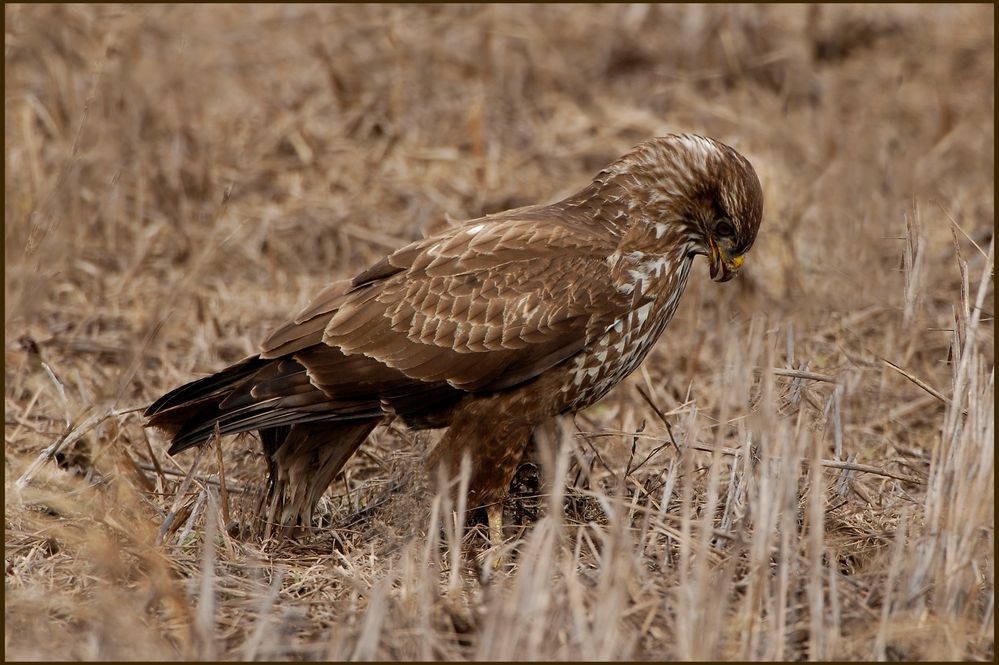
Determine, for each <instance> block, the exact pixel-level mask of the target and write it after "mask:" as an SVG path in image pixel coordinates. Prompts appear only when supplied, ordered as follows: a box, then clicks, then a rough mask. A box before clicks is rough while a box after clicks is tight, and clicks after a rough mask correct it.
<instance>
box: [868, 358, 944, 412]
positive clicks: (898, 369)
mask: <svg viewBox="0 0 999 665" xmlns="http://www.w3.org/2000/svg"><path fill="white" fill-rule="evenodd" d="M881 360H882V361H883V362H884V363H885V364H886V365H888V366H889V367H891V368H892V369H893V370H895V371H896V372H898V373H899V374H901V375H902V376H904V377H905V378H907V379H909V380H910V381H912V382H913V383H914V384H916V385H917V386H919V387H920V388H922V389H923V390H925V391H926V392H928V393H929V394H931V395H933V396H934V397H936V398H937V399H938V400H940V401H941V402H943V403H944V404H946V405H948V406H950V400H949V399H948V398H947V397H945V396H944V395H943V394H942V393H941V392H940V391H939V390H937V389H936V388H934V387H933V386H931V385H930V384H928V383H926V382H925V381H923V380H922V379H920V378H919V377H917V376H914V375H912V374H910V373H909V372H907V371H905V370H904V369H902V368H901V367H899V366H898V365H896V364H895V363H893V362H892V361H890V360H888V359H887V358H882V359H881Z"/></svg>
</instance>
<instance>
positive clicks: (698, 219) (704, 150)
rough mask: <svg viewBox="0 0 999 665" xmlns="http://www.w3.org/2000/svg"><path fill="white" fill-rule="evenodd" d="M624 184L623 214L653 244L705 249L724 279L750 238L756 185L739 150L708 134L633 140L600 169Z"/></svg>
mask: <svg viewBox="0 0 999 665" xmlns="http://www.w3.org/2000/svg"><path fill="white" fill-rule="evenodd" d="M602 175H605V176H611V178H612V179H613V180H615V181H617V183H619V185H620V186H622V187H623V188H624V189H625V190H626V197H627V198H628V199H629V208H630V211H629V213H630V214H629V217H631V218H632V220H633V221H634V222H635V223H637V224H639V225H644V228H646V229H648V233H649V235H648V237H650V238H651V237H653V236H654V238H655V239H656V242H657V243H658V244H660V245H669V246H672V247H678V246H680V247H682V248H683V251H684V253H686V254H703V255H704V256H706V257H708V261H709V269H710V272H711V279H713V280H714V281H716V282H726V281H728V280H730V279H732V277H734V276H735V274H736V273H737V272H738V271H739V268H740V267H742V263H743V258H744V257H745V254H746V252H747V251H749V248H750V247H752V245H753V242H754V241H755V240H756V232H757V231H758V230H759V228H760V218H761V217H762V214H763V191H762V189H761V188H760V181H759V179H758V178H757V177H756V171H754V170H753V167H752V165H751V164H750V163H749V161H747V160H746V158H745V157H743V156H742V155H740V154H739V153H738V152H736V151H735V150H733V149H732V148H730V147H729V146H727V145H725V144H724V143H720V142H719V141H715V140H714V139H710V138H705V137H702V136H696V135H692V134H680V135H676V134H671V135H669V136H664V137H659V138H654V139H651V140H649V141H646V142H644V143H641V144H639V145H638V146H636V147H635V148H634V149H633V150H632V151H631V152H629V153H628V154H626V155H625V156H623V157H622V158H621V159H619V160H618V161H617V162H615V163H614V164H613V165H611V166H610V167H608V169H607V170H605V172H604V174H602Z"/></svg>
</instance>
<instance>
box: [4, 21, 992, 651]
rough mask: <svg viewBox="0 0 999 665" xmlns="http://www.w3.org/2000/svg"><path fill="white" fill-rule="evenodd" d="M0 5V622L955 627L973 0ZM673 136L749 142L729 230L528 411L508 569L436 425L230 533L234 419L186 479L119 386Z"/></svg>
mask: <svg viewBox="0 0 999 665" xmlns="http://www.w3.org/2000/svg"><path fill="white" fill-rule="evenodd" d="M4 13H5V63H4V74H5V88H4V90H5V114H4V128H5V134H4V135H5V171H4V186H5V197H4V214H5V218H4V219H5V222H4V264H5V282H4V296H5V306H4V317H5V319H4V332H5V392H4V396H5V442H6V445H5V490H6V492H5V494H6V498H5V563H6V575H5V591H6V593H5V597H6V600H5V618H6V621H5V655H6V656H7V657H8V658H14V659H25V658H32V659H43V658H79V659H123V658H124V659H139V658H141V659H149V658H156V659H159V658H164V659H170V658H193V657H200V658H212V657H219V658H226V659H230V658H233V659H235V658H246V659H254V658H263V659H290V658H296V659H297V658H327V657H328V658H340V657H342V658H383V659H396V658H449V659H451V658H454V659H469V658H515V659H565V658H576V659H578V658H613V659H655V658H700V659H717V658H738V659H781V658H800V659H803V658H818V659H854V658H855V659H868V658H874V657H880V658H892V659H938V658H944V659H985V660H991V659H992V658H993V656H994V631H993V625H992V622H993V613H994V557H993V552H994V508H993V503H994V487H993V486H994V462H993V453H992V449H993V440H992V439H993V435H994V406H993V403H994V371H993V364H994V352H993V345H994V328H993V312H994V307H993V302H994V295H993V280H992V274H991V271H992V267H991V266H992V259H991V256H992V243H993V230H994V113H995V105H994V87H995V86H994V81H995V79H994V57H995V51H994V29H993V25H994V9H993V7H991V6H987V5H976V6H973V5H946V6H944V5H941V6H932V5H918V6H915V5H913V6H907V5H886V6H878V5H866V6H843V5H836V6H823V5H809V6H783V5H782V6H769V5H733V6H722V5H711V6H685V5H658V6H649V5H609V6H598V5H587V6H564V5H538V6H515V5H511V6H493V5H483V6H466V5H434V6H423V5H398V6H395V5H349V6H347V5H344V6H338V5H326V6H297V5H296V6H266V5H252V6H229V5H224V6H223V5H215V6H187V5H155V6H153V5H150V6H108V5H44V6H35V5H13V4H9V5H5V9H4ZM681 131H682V132H696V133H702V134H706V135H710V136H713V137H715V138H718V139H720V140H722V141H724V142H726V143H728V144H730V145H732V146H734V147H735V148H736V149H738V150H739V151H740V152H742V153H743V154H745V155H746V156H747V157H748V158H749V159H750V161H751V162H752V163H753V164H754V166H755V168H756V170H757V172H758V173H759V175H760V178H761V181H762V183H763V187H764V195H765V211H764V222H763V226H762V229H761V232H760V236H759V239H758V241H757V244H756V245H755V246H754V248H753V250H752V252H751V253H750V255H749V256H748V259H747V265H746V269H745V270H744V271H743V274H742V275H741V276H740V278H739V279H738V280H736V281H735V282H733V283H730V284H726V285H723V286H719V285H716V284H713V283H711V282H710V281H709V280H708V279H707V269H706V266H701V265H700V263H699V264H698V265H696V266H695V274H694V275H693V276H692V278H691V283H690V286H689V287H688V290H687V294H686V295H685V296H684V298H683V300H682V302H681V305H680V309H679V311H678V314H677V316H676V318H675V319H674V321H673V322H672V324H671V325H670V327H669V329H668V330H667V331H666V333H665V334H664V336H663V338H662V340H661V342H660V343H659V345H658V346H657V347H656V349H655V350H654V352H653V353H652V354H651V355H650V357H649V359H648V360H647V361H646V363H645V364H644V366H643V367H642V368H641V369H640V370H639V371H637V372H636V373H635V374H634V375H633V376H632V377H630V378H629V379H628V380H627V381H625V382H623V383H622V385H621V386H619V387H618V388H617V389H615V391H614V392H612V393H611V394H610V395H609V396H608V397H607V398H606V399H605V400H604V401H603V402H601V403H600V404H598V405H596V406H595V407H593V408H591V409H589V410H588V411H586V412H585V413H582V414H580V415H579V416H578V417H577V418H576V419H575V425H574V426H571V427H570V426H563V427H561V428H560V429H557V430H556V431H555V432H554V436H556V437H557V438H558V440H559V441H560V442H561V443H562V445H561V446H560V450H561V451H562V452H561V453H560V454H559V455H558V456H556V457H555V458H553V459H548V460H545V462H546V463H545V464H541V467H543V468H544V475H545V476H546V477H548V478H549V482H548V483H547V484H546V485H545V488H546V489H545V490H544V491H542V492H541V494H543V495H544V496H541V497H538V496H536V495H535V494H532V493H531V487H533V486H532V485H531V483H526V486H527V487H528V490H525V492H524V493H522V494H520V495H516V496H515V497H514V498H513V499H511V501H510V503H509V505H508V509H509V510H508V513H509V514H508V517H509V518H510V521H512V522H514V523H517V524H520V525H521V527H520V528H519V529H518V530H517V533H516V534H515V535H516V536H517V538H515V539H512V541H511V544H510V546H509V548H508V549H509V551H508V552H507V554H508V557H509V559H510V563H509V565H508V566H506V567H505V568H502V569H500V570H498V571H495V572H492V567H491V565H489V560H490V559H489V557H491V556H492V555H493V553H489V552H485V551H484V540H483V537H482V534H481V533H480V531H481V530H480V529H478V528H475V527H474V526H470V527H469V528H467V529H466V528H463V527H462V524H463V520H462V519H459V518H458V517H454V515H452V509H453V508H454V506H451V505H450V504H449V503H448V499H447V497H446V495H436V494H434V493H433V492H432V491H424V490H426V488H427V487H429V486H431V485H432V484H433V483H432V482H430V481H428V480H427V479H420V478H413V477H412V476H413V475H414V474H412V473H411V472H410V471H409V469H411V468H413V467H417V466H418V461H419V459H420V456H421V454H422V453H423V452H424V451H425V450H426V447H427V445H429V441H430V439H431V438H432V437H433V436H434V435H433V434H420V435H419V436H415V435H411V434H407V433H405V432H401V431H399V430H398V429H396V428H394V427H389V428H380V429H379V430H378V431H377V432H376V434H375V436H374V437H373V440H372V441H371V443H370V444H368V445H366V446H365V448H364V449H363V452H362V454H361V455H359V456H358V457H357V459H356V460H355V461H353V462H352V463H351V465H350V466H348V468H347V469H346V470H345V474H344V475H343V477H342V478H341V479H339V480H338V481H337V482H336V483H334V488H333V490H332V491H331V493H330V495H329V497H328V498H327V499H326V500H324V503H323V508H324V510H325V515H326V517H325V519H326V522H325V524H326V525H327V527H328V526H329V525H336V526H337V528H335V529H333V528H325V529H323V530H322V531H321V533H319V534H317V535H316V536H315V537H313V538H311V539H308V540H306V541H303V542H297V543H288V542H285V543H280V544H276V543H260V542H256V541H254V540H252V539H246V538H241V537H239V535H238V534H237V533H235V532H233V533H230V531H229V530H226V529H223V528H221V527H220V525H219V523H220V522H222V521H225V520H226V519H227V516H229V513H230V509H231V511H232V514H234V515H236V516H238V517H240V518H242V516H244V514H245V510H244V508H243V507H242V506H243V503H244V502H245V501H244V500H245V499H249V498H251V497H252V496H253V494H254V491H255V490H256V489H257V488H258V486H259V485H260V483H261V481H262V475H261V474H262V471H263V464H262V462H261V460H260V459H259V453H258V452H257V444H256V443H255V442H254V441H253V440H252V439H250V438H248V437H244V438H241V439H239V440H237V441H235V442H227V444H226V447H225V448H226V449H225V454H224V456H223V457H224V467H223V468H224V469H225V476H226V484H227V486H228V487H227V489H228V490H229V492H228V493H227V495H226V496H223V495H222V494H221V493H220V492H219V489H220V488H219V474H218V463H217V461H216V459H215V454H214V452H212V451H209V452H208V453H206V454H205V455H204V457H203V459H201V461H200V465H199V466H198V468H197V469H196V470H195V471H194V472H193V473H192V474H191V475H190V480H189V481H188V482H185V477H186V475H187V474H188V471H189V470H190V466H191V464H192V463H193V462H194V458H195V457H196V455H184V456H180V457H179V458H178V459H176V460H171V459H170V458H167V457H166V456H165V454H164V450H165V446H164V445H163V443H164V442H163V441H162V440H161V438H160V436H159V434H158V433H155V432H145V431H144V430H143V429H142V428H141V419H140V418H139V415H138V414H137V413H135V412H131V411H129V410H130V409H131V408H133V407H138V406H143V405H144V404H146V403H148V402H149V401H150V400H152V399H153V398H155V397H156V396H158V395H159V394H161V393H162V392H163V391H165V390H167V389H169V388H172V387H174V386H175V385H177V384H179V383H181V382H183V381H187V380H189V379H191V378H194V377H196V376H201V375H204V374H206V373H209V372H212V371H215V370H217V369H219V368H221V367H222V366H223V365H224V364H225V363H228V362H232V361H235V360H238V359H239V358H241V357H243V356H245V355H248V354H250V353H252V352H253V351H254V349H255V345H256V343H257V342H259V341H260V340H261V339H262V338H263V336H264V335H265V334H266V333H267V331H268V330H269V329H270V328H272V327H273V326H274V325H276V324H278V323H280V322H281V321H283V320H284V319H285V318H286V317H287V316H289V315H290V314H291V313H293V312H294V311H297V308H298V307H300V306H301V305H304V304H305V302H306V301H307V300H309V297H310V294H313V293H314V292H315V291H316V290H317V289H318V288H320V287H321V286H322V285H324V284H325V283H327V282H329V281H332V280H334V279H337V278H341V277H345V276H349V275H350V274H352V273H354V272H356V271H357V270H360V269H363V268H364V267H366V266H367V265H369V264H370V263H371V262H372V261H374V260H376V259H378V258H380V256H382V255H383V254H384V253H385V252H387V251H389V250H391V249H393V248H395V247H397V246H399V245H401V244H403V243H405V242H408V241H410V240H413V239H416V238H419V237H421V236H422V235H423V234H425V233H427V232H430V231H433V230H435V229H438V228H440V227H441V226H442V225H444V224H446V223H447V220H448V219H464V218H470V217H475V216H479V215H482V214H485V213H489V212H495V211H499V210H503V209H506V208H510V207H515V206H518V205H525V204H529V203H536V202H545V201H551V200H555V199H557V198H559V197H561V196H564V195H566V194H569V193H571V192H573V191H575V190H576V189H578V188H580V187H581V186H583V185H584V184H585V183H586V182H588V181H589V179H590V178H592V177H593V175H594V174H595V173H596V172H597V171H598V170H599V169H600V168H601V167H602V166H604V165H605V164H606V163H608V162H609V161H611V160H612V159H614V158H616V157H617V156H618V155H620V154H621V153H622V152H624V151H625V150H627V149H628V148H629V147H631V146H632V145H633V144H635V143H637V142H638V141H641V140H644V139H646V138H649V137H651V136H654V135H661V134H664V133H668V132H681ZM701 268H703V269H701ZM770 368H780V369H782V370H784V373H783V374H779V373H778V374H776V375H775V374H774V373H773V372H771V371H769V370H770ZM805 373H813V374H817V375H820V376H821V377H823V378H824V379H828V380H814V379H807V378H803V375H804V374H805ZM639 389H641V390H643V391H644V392H645V394H646V395H648V397H649V399H648V400H646V399H645V398H643V397H642V396H641V394H640V393H639ZM650 402H651V404H650ZM653 404H654V405H655V408H653V406H652V405H653ZM660 413H661V414H663V416H664V417H665V418H666V420H667V421H669V422H670V424H671V427H672V429H673V434H674V435H675V437H674V439H675V441H676V445H675V446H674V445H672V444H670V445H669V446H666V447H664V444H666V443H667V442H668V441H669V436H668V432H667V429H666V426H665V425H664V423H663V420H662V418H661V417H660ZM47 447H48V448H47ZM46 451H47V454H42V453H45V452H46ZM40 454H41V456H40ZM650 456H651V457H650ZM646 459H647V460H648V461H647V463H645V464H640V463H641V461H642V460H646ZM38 460H42V462H41V463H36V462H37V461H38ZM803 460H804V461H805V463H802V461H803ZM552 469H555V470H562V471H564V473H558V472H554V473H553V472H552ZM19 480H20V482H19ZM535 491H536V488H535ZM230 504H231V505H230ZM553 508H554V509H553ZM171 513H176V515H177V518H176V519H174V520H173V521H172V526H171V527H170V528H167V529H163V528H162V527H161V525H163V524H164V522H165V520H166V519H167V516H168V515H170V514H171ZM459 517H460V516H459ZM204 543H209V544H210V545H211V546H210V547H204V546H203V545H204ZM476 552H478V555H477V556H476V554H475V553H476Z"/></svg>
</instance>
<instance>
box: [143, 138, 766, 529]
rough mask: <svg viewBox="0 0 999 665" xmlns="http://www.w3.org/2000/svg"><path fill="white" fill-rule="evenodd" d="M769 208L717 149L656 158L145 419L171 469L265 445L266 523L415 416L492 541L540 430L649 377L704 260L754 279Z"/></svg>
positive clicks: (498, 227) (376, 278)
mask: <svg viewBox="0 0 999 665" xmlns="http://www.w3.org/2000/svg"><path fill="white" fill-rule="evenodd" d="M762 207H763V196H762V191H761V188H760V183H759V180H758V179H757V176H756V173H755V171H754V170H753V167H752V166H751V165H750V163H749V162H748V161H747V160H746V159H745V158H744V157H742V156H741V155H740V154H738V153H737V152H736V151H735V150H733V149H732V148H730V147H729V146H727V145H724V144H723V143H720V142H718V141H716V140H713V139H710V138H705V137H702V136H696V135H690V134H686V135H669V136H665V137H659V138H654V139H651V140H649V141H646V142H644V143H641V144H639V145H638V146H636V147H635V148H633V149H632V150H631V151H630V152H628V153H627V154H625V155H624V156H623V157H621V158H620V159H618V160H617V161H615V162H614V163H612V164H610V165H609V166H608V167H606V168H605V169H604V170H602V171H601V172H600V173H599V174H598V175H597V176H596V177H595V178H594V179H593V181H592V182H591V183H590V184H588V185H587V186H586V187H584V188H583V189H582V190H580V191H579V192H577V193H576V194H573V195H572V196H569V197H568V198H566V199H564V200H562V201H559V202H557V203H553V204H551V205H533V206H527V207H523V208H517V209H515V210H508V211H506V212H501V213H497V214H492V215H486V216H485V217H481V218H478V219H473V220H470V221H466V222H461V223H458V224H455V225H452V226H450V227H449V228H447V229H445V230H443V231H441V232H440V233H437V234H435V235H432V236H430V237H427V238H425V239H423V240H418V241H416V242H413V243H410V244H409V245H406V246H405V247H402V248H401V249H399V250H397V251H395V252H393V253H392V254H389V255H388V256H386V257H385V258H383V259H381V260H380V261H378V262H377V263H375V264H374V265H372V266H371V267H369V268H368V269H367V270H364V271H363V272H361V273H359V274H357V275H355V276H354V277H353V278H352V279H346V280H341V281H338V282H334V283H333V284H331V285H329V286H328V287H326V288H325V289H323V290H322V291H321V292H320V293H319V294H318V295H317V296H316V298H315V299H314V300H313V301H312V303H311V304H310V305H309V306H308V307H306V308H305V309H304V310H302V311H301V312H300V313H299V314H298V315H297V316H295V317H294V319H292V320H291V321H289V322H288V323H286V324H284V325H282V326H280V327H279V328H278V329H277V330H275V331H274V332H273V333H271V335H270V336H269V337H268V338H267V339H266V340H264V342H263V344H262V345H261V347H260V353H259V354H257V355H255V356H252V357H250V358H246V359H245V360H243V361H241V362H238V363H236V364H234V365H232V366H230V367H227V368H225V369H223V370H222V371H220V372H218V373H217V374H213V375H212V376H208V377H205V378H202V379H199V380H196V381H193V382H191V383H188V384H186V385H183V386H180V387H179V388H176V389H174V390H172V391H170V392H169V393H167V394H166V395H164V396H163V397H161V398H160V399H158V400H156V401H155V402H154V403H153V404H152V405H151V406H149V408H148V409H147V410H146V412H145V415H146V416H147V417H148V423H147V424H148V425H150V426H155V427H159V428H161V429H163V430H165V431H166V432H168V433H169V434H170V435H171V437H172V445H171V446H170V450H169V453H170V454H171V455H173V454H176V453H179V452H180V451H182V450H186V449H188V448H190V447H192V446H197V445H199V444H203V443H205V442H206V441H207V440H208V439H209V438H210V437H212V435H213V433H214V432H215V431H216V429H217V430H218V431H219V432H220V433H221V434H231V433H236V432H244V431H248V430H257V432H259V435H260V440H261V442H262V444H263V450H264V454H265V456H266V459H267V464H268V470H269V484H268V488H269V489H268V494H267V499H266V501H265V504H264V506H263V510H262V512H264V515H263V517H264V519H265V520H267V521H268V522H270V523H275V522H276V523H278V524H280V525H282V526H283V527H286V528H294V527H297V526H311V523H312V516H313V511H314V509H315V506H316V503H317V502H318V500H319V498H320V496H321V495H322V493H323V492H324V491H325V490H326V488H327V487H328V486H329V485H330V482H331V481H332V480H333V478H334V477H335V476H336V474H337V472H338V471H339V470H340V469H341V468H342V467H343V465H344V464H345V463H346V462H347V460H348V459H349V458H350V456H351V455H352V454H353V453H354V452H355V451H356V450H357V448H358V446H359V445H360V444H361V443H362V442H363V441H364V440H365V438H366V437H367V436H368V434H369V433H370V432H371V430H372V429H374V427H375V426H376V425H378V424H379V423H380V422H383V421H384V420H386V418H388V417H397V418H400V419H401V420H402V421H404V422H405V423H406V425H407V426H409V427H411V428H415V429H427V428H443V427H447V428H448V430H447V432H446V434H444V436H443V437H442V438H441V439H440V442H439V443H438V444H437V445H436V447H435V448H434V449H433V450H432V451H431V452H430V454H429V455H428V457H427V463H428V465H430V466H436V465H438V464H444V465H446V466H447V468H448V469H450V470H451V471H454V470H455V469H456V468H457V465H458V464H459V463H460V461H461V458H462V456H463V455H464V454H465V453H468V454H470V456H471V461H472V475H471V482H470V487H469V492H470V502H469V505H470V506H476V505H484V506H486V507H487V513H488V516H489V524H490V533H491V537H493V538H494V540H495V539H496V538H497V537H498V536H499V534H500V526H501V523H502V522H501V520H502V511H501V509H500V508H499V505H500V500H501V499H502V498H503V496H504V495H505V492H506V489H507V487H508V485H509V483H510V481H511V478H512V475H513V473H514V471H515V470H516V467H517V465H518V463H519V461H520V459H521V456H522V454H523V452H524V450H525V448H526V446H527V444H528V442H529V440H530V437H531V434H532V432H533V430H534V429H535V427H536V426H537V425H538V424H539V423H541V422H543V421H545V420H546V419H548V418H551V417H553V416H556V415H558V414H563V413H571V412H575V411H578V410H579V409H583V408H585V407H587V406H589V405H590V404H593V403H594V402H596V401H597V400H599V399H600V398H601V397H603V396H604V395H605V394H607V392H608V391H609V390H610V389H611V388H613V387H614V386H615V385H616V384H617V383H618V382H619V381H621V379H623V378H624V377H626V376H627V375H628V374H629V373H631V372H632V371H634V370H635V368H636V367H638V365H639V364H640V363H641V362H642V360H643V359H644V358H645V356H646V354H647V353H648V352H649V349H650V348H651V347H652V345H653V344H654V343H655V341H656V339H657V338H658V337H659V335H660V334H661V333H662V331H663V329H664V328H665V327H666V324H668V323H669V321H670V318H671V317H672V316H673V313H674V312H675V311H676V307H677V303H678V301H679V299H680V294H681V293H683V289H684V286H685V285H686V283H687V277H688V274H689V272H690V267H691V264H692V263H693V260H694V256H695V255H697V254H703V255H705V256H706V257H707V258H708V265H709V270H710V275H711V278H712V279H713V280H714V281H718V282H724V281H727V280H729V279H731V278H732V277H733V276H734V275H735V274H736V272H737V271H738V270H739V268H740V266H741V265H742V262H743V256H744V255H745V253H746V251H747V250H749V248H750V247H751V246H752V244H753V241H754V240H755V238H756V232H757V229H758V228H759V225H760V217H761V214H762Z"/></svg>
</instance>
